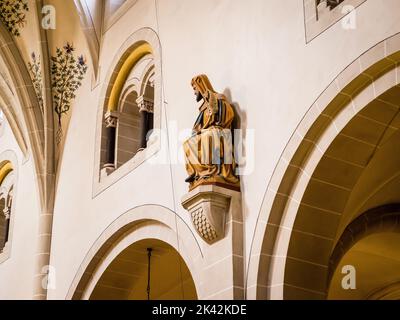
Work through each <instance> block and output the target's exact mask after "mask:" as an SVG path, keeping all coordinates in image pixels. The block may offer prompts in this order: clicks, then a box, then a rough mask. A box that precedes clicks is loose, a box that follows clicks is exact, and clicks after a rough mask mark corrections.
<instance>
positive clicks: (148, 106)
mask: <svg viewBox="0 0 400 320" xmlns="http://www.w3.org/2000/svg"><path fill="white" fill-rule="evenodd" d="M136 103H137V105H138V107H139V113H140V146H139V150H141V149H145V148H146V147H147V133H148V132H149V131H150V130H152V129H153V114H154V101H152V100H150V99H148V98H146V97H144V96H140V97H139V98H137V99H136Z"/></svg>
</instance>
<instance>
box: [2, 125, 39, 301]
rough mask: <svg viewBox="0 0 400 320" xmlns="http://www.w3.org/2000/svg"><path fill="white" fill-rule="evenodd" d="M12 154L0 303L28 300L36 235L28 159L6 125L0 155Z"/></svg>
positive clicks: (35, 196) (31, 170)
mask: <svg viewBox="0 0 400 320" xmlns="http://www.w3.org/2000/svg"><path fill="white" fill-rule="evenodd" d="M10 150H11V151H13V152H14V153H15V154H16V156H17V162H18V163H13V165H14V166H18V169H17V170H18V176H17V177H16V178H17V182H16V189H15V191H14V199H13V208H12V214H13V219H14V220H13V221H12V224H13V226H12V230H11V232H12V235H11V237H10V241H11V251H10V255H9V259H7V260H6V261H4V262H2V263H0V300H2V299H31V298H32V292H33V274H34V265H35V261H36V260H35V250H36V240H37V232H38V224H37V221H38V217H39V199H38V194H39V192H38V188H37V183H36V178H35V174H34V166H33V161H32V158H28V159H24V157H23V154H22V152H21V150H20V148H19V146H18V144H17V141H16V140H15V138H14V135H13V133H12V131H11V128H10V126H9V125H8V123H7V122H6V126H5V130H4V134H3V135H2V136H0V154H2V153H3V152H6V151H10Z"/></svg>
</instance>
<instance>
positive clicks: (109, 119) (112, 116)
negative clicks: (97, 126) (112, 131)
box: [104, 111, 118, 128]
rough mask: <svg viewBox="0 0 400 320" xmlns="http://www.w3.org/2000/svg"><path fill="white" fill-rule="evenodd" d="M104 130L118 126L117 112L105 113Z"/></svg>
mask: <svg viewBox="0 0 400 320" xmlns="http://www.w3.org/2000/svg"><path fill="white" fill-rule="evenodd" d="M104 122H105V124H106V128H116V127H117V124H118V112H113V111H107V112H106V114H105V115H104Z"/></svg>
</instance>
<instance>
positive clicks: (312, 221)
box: [248, 35, 400, 299]
mask: <svg viewBox="0 0 400 320" xmlns="http://www.w3.org/2000/svg"><path fill="white" fill-rule="evenodd" d="M398 37H399V36H398V35H396V36H394V37H392V38H389V39H387V40H385V41H384V42H383V43H380V44H378V45H377V46H375V47H374V48H371V49H370V51H368V52H366V53H365V54H364V55H362V56H361V57H360V58H358V59H357V60H356V61H354V62H353V63H352V64H351V65H349V66H348V67H347V68H346V69H345V70H344V71H343V72H342V73H341V74H340V75H339V76H338V77H337V78H336V79H335V80H334V81H333V82H332V83H331V85H330V86H329V87H328V88H327V89H326V90H325V91H324V92H323V93H322V94H321V96H319V97H318V99H317V100H316V101H315V103H314V104H313V105H312V106H311V108H310V109H309V111H308V112H307V114H306V115H305V117H304V118H303V119H302V121H301V123H300V124H299V126H298V128H297V129H296V132H295V133H294V135H293V136H292V138H291V140H290V141H289V143H288V145H287V146H286V149H285V150H284V152H283V154H282V157H281V159H280V162H279V165H278V166H277V168H276V170H275V173H274V175H273V177H272V179H271V182H270V185H269V186H268V189H267V191H266V197H265V201H264V203H263V208H262V210H261V213H262V214H261V215H260V218H259V223H258V227H257V231H256V236H255V241H254V242H253V248H252V259H251V260H250V264H249V270H250V271H249V272H251V270H254V269H256V270H257V271H256V274H257V276H256V277H255V279H254V280H253V279H250V281H251V282H250V284H249V285H248V287H249V288H250V290H248V293H250V294H248V295H249V296H251V295H252V294H254V296H256V297H258V298H269V299H326V298H331V297H336V298H337V297H338V295H337V292H336V293H335V294H334V293H333V292H334V291H335V290H336V289H338V287H341V281H339V282H337V280H338V279H339V278H340V276H342V279H343V277H345V274H340V275H339V274H338V272H339V273H341V271H342V270H341V268H342V267H343V265H341V263H342V262H343V263H347V262H349V260H348V259H350V258H351V257H353V256H355V255H356V253H355V252H359V251H360V250H364V251H365V252H367V253H368V255H369V256H370V257H372V256H373V255H374V254H378V255H379V250H380V249H382V248H383V243H385V241H388V239H390V238H391V237H392V236H393V235H386V233H387V232H386V231H384V232H382V230H380V231H379V232H378V233H381V234H380V235H378V234H374V235H372V234H371V235H369V237H370V238H368V239H367V238H365V239H363V240H361V239H360V240H359V242H354V241H353V240H354V231H355V230H353V229H351V227H349V226H351V223H352V222H353V221H355V220H356V219H357V218H358V217H360V216H362V215H363V214H364V213H365V212H368V211H369V210H372V209H373V208H377V207H381V206H386V205H388V204H391V203H399V202H400V199H399V194H398V190H399V185H398V176H399V175H400V158H399V156H398V152H397V151H398V150H399V149H400V145H399V143H398V141H399V135H400V131H399V128H400V103H399V101H400V99H399V98H400V87H399V85H398V77H397V75H398V73H399V68H398V64H397V62H398V61H399V58H400V54H399V52H398V51H397V50H399V48H398V47H396V45H394V44H393V43H394V42H393V41H394V40H396V41H397V39H398ZM384 48H390V50H386V49H384ZM380 49H382V50H380ZM383 57H385V58H383ZM362 67H363V68H364V69H362ZM347 228H350V230H351V232H350V233H346V230H348V229H347ZM388 233H392V232H388ZM343 237H345V238H343ZM346 237H347V238H349V239H350V240H351V241H350V240H348V239H347V240H346V241H345V242H351V243H352V247H351V248H353V249H350V248H347V247H346V250H347V251H343V250H344V249H343V248H342V247H340V244H341V243H343V241H344V239H346ZM393 237H396V236H395V235H394V236H393ZM385 239H386V240H385ZM392 239H393V238H392ZM337 246H339V247H340V248H341V249H340V253H341V256H340V259H342V260H340V259H338V258H337V255H338V254H337V252H336V251H335V248H336V247H337ZM349 250H350V251H349ZM354 250H355V251H354ZM387 250H388V251H390V250H391V249H390V248H389V247H387ZM346 252H347V253H348V254H347V255H346ZM349 257H350V258H349ZM343 259H344V260H343ZM332 261H335V264H332ZM366 261H367V260H366ZM368 261H370V262H371V265H370V267H371V266H373V265H374V260H373V259H370V260H368ZM392 262H393V264H392V267H393V270H395V274H392V275H391V278H390V281H387V279H386V281H383V280H382V278H379V276H377V275H375V278H374V279H375V280H376V285H374V286H372V285H370V286H368V285H367V284H366V283H367V282H368V279H369V276H368V274H369V273H368V272H371V270H373V268H370V267H368V268H365V269H361V268H360V270H359V274H358V276H359V278H357V283H358V284H359V285H360V286H361V283H362V282H363V283H364V287H363V288H364V289H363V290H364V291H363V292H364V293H363V297H362V298H363V299H368V298H371V297H372V298H373V297H377V296H378V295H377V294H374V292H373V290H377V291H375V293H376V292H379V290H381V291H380V292H381V296H382V297H384V296H385V295H384V294H382V290H386V291H385V292H387V290H388V288H390V290H393V288H397V285H396V283H398V276H399V275H400V272H397V271H396V270H397V269H396V268H395V266H396V263H397V262H395V261H394V260H393V261H392ZM364 267H365V266H364ZM356 271H357V268H356ZM375 271H376V270H375ZM380 272H381V273H385V269H383V268H382V269H381V270H380ZM378 273H379V272H378ZM248 279H249V278H248ZM370 279H371V278H370ZM381 280H382V281H381ZM360 281H361V282H360ZM335 285H336V286H335ZM380 286H381V287H380ZM379 287H380V288H379ZM385 288H386V289H385ZM396 290H397V289H396ZM367 291H368V293H367ZM389 296H394V295H392V294H390V295H389V294H388V295H386V297H389ZM341 298H349V296H346V294H343V295H342V296H341Z"/></svg>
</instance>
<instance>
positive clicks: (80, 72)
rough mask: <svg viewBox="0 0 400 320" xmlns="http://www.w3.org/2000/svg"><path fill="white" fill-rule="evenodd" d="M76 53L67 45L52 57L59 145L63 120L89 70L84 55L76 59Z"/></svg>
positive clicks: (57, 50) (52, 80)
mask: <svg viewBox="0 0 400 320" xmlns="http://www.w3.org/2000/svg"><path fill="white" fill-rule="evenodd" d="M74 51H75V48H74V47H73V46H72V45H71V44H69V43H67V44H66V45H65V46H64V47H63V48H62V49H61V48H57V49H56V55H55V56H53V57H51V82H52V90H53V103H54V111H55V113H56V114H57V117H58V132H57V139H56V140H57V143H59V142H60V141H61V137H62V127H61V118H62V116H63V115H64V114H66V113H67V112H68V111H69V109H70V108H71V104H72V102H73V100H74V99H75V97H76V95H75V92H76V90H78V88H79V87H80V86H81V85H82V80H83V78H84V75H85V73H86V71H87V68H88V67H87V64H86V61H85V59H84V57H83V55H81V56H78V57H75V56H74Z"/></svg>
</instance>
